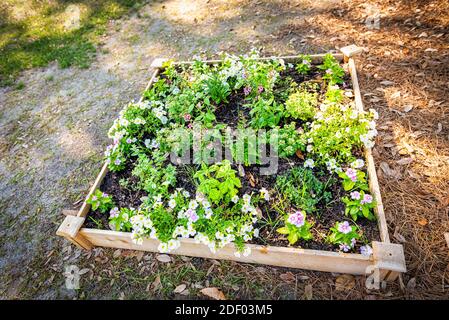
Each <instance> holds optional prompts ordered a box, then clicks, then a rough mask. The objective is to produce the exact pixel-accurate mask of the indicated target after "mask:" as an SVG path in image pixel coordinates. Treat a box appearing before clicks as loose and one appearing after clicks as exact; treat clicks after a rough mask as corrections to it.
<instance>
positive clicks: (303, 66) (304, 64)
mask: <svg viewBox="0 0 449 320" xmlns="http://www.w3.org/2000/svg"><path fill="white" fill-rule="evenodd" d="M298 59H299V60H300V62H299V63H297V64H296V67H295V69H296V71H298V73H300V74H308V73H309V72H310V69H311V63H312V58H311V57H310V56H309V55H299V56H298Z"/></svg>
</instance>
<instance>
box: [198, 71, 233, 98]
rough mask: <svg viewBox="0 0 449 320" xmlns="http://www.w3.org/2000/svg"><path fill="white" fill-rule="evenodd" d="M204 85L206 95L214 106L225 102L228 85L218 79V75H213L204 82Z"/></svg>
mask: <svg viewBox="0 0 449 320" xmlns="http://www.w3.org/2000/svg"><path fill="white" fill-rule="evenodd" d="M204 83H205V85H206V87H207V93H208V94H209V95H210V97H211V99H212V100H213V101H214V102H215V103H216V104H220V103H221V102H226V100H227V97H228V96H229V94H230V92H231V90H230V87H229V84H228V83H227V82H226V81H223V80H222V79H220V76H219V75H218V74H216V73H213V74H212V75H210V76H209V77H208V78H207V79H206V80H204Z"/></svg>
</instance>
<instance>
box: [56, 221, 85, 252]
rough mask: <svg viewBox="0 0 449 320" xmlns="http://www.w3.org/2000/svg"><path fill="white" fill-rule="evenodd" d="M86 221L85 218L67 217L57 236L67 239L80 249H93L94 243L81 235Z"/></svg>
mask: <svg viewBox="0 0 449 320" xmlns="http://www.w3.org/2000/svg"><path fill="white" fill-rule="evenodd" d="M85 219H86V218H85V217H77V216H73V215H67V216H66V217H65V219H64V221H63V222H62V224H61V225H60V226H59V228H58V231H56V234H57V235H58V236H61V237H64V238H66V239H67V240H69V241H70V242H72V243H73V244H75V245H76V246H77V247H79V248H82V249H87V250H90V249H92V247H93V245H92V243H91V242H90V241H89V240H87V239H86V238H85V237H84V236H82V235H81V234H80V233H79V230H80V229H81V226H82V225H83V224H84V220H85Z"/></svg>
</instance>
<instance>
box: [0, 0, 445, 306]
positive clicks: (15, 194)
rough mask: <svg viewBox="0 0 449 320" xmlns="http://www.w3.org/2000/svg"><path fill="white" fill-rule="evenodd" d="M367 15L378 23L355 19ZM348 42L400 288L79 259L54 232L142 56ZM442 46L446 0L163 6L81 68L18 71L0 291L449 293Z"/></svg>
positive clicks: (319, 295) (92, 164) (2, 137)
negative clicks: (374, 118) (367, 116)
mask: <svg viewBox="0 0 449 320" xmlns="http://www.w3.org/2000/svg"><path fill="white" fill-rule="evenodd" d="M367 3H369V5H370V6H367V5H366V4H367ZM373 10H374V11H373ZM373 12H374V13H376V12H379V13H380V20H379V22H380V24H379V28H378V29H377V28H369V27H368V26H367V25H366V23H365V22H366V18H367V15H371V14H372V13H373ZM352 43H355V44H357V45H359V46H362V47H364V48H365V52H364V53H363V54H362V56H361V57H360V58H359V59H358V61H357V66H358V70H359V77H360V83H361V88H362V93H363V94H364V102H365V107H366V108H375V109H377V110H378V111H379V113H380V120H379V127H380V135H379V139H378V143H377V146H376V147H375V148H374V156H375V160H376V162H377V167H378V173H379V179H380V184H381V191H382V196H383V199H384V206H385V208H386V213H387V218H388V223H389V227H390V234H391V236H392V239H393V241H395V242H400V243H403V244H404V247H405V252H406V260H407V267H408V272H407V273H406V274H404V275H403V276H402V278H401V281H398V282H395V283H392V284H388V285H387V287H386V288H385V289H381V290H371V291H370V290H367V289H366V288H365V286H364V281H365V279H364V278H363V277H356V278H354V279H352V278H350V279H349V281H347V285H346V286H344V287H343V288H341V287H336V284H335V281H336V278H337V275H334V274H326V273H320V272H308V271H303V270H287V269H282V268H272V267H267V266H255V265H248V264H238V263H233V262H223V261H214V260H204V259H198V258H194V259H193V258H186V257H172V258H171V262H160V261H158V260H157V259H156V255H153V254H148V253H145V254H143V253H138V252H131V251H120V250H108V249H99V248H98V249H95V250H94V251H92V252H81V251H80V250H78V249H76V248H75V247H72V246H71V245H70V244H69V243H68V242H66V241H65V240H63V239H60V238H58V237H56V236H55V231H56V229H57V227H58V224H59V223H60V222H61V221H62V220H63V216H62V214H61V211H62V209H63V208H77V207H79V206H80V203H81V201H82V199H83V198H84V197H85V195H86V192H87V190H88V188H89V186H90V184H92V182H93V180H94V179H95V176H96V174H97V173H98V171H99V170H100V167H101V165H102V161H101V158H102V152H103V149H104V147H105V146H106V144H107V143H108V141H107V137H106V133H107V130H108V128H109V126H110V125H111V123H112V121H113V119H114V118H115V117H116V115H117V113H118V111H119V110H120V109H121V108H122V107H123V105H124V104H125V103H127V102H128V101H129V100H131V99H137V98H138V97H139V93H140V92H141V91H142V90H143V88H144V87H145V85H146V82H147V81H148V78H149V75H150V72H149V71H150V70H149V69H148V67H149V65H150V63H151V61H152V59H153V58H155V57H172V58H174V59H181V58H183V59H188V58H190V57H191V56H192V55H194V54H207V55H208V56H210V57H213V56H214V55H216V54H217V53H218V52H219V51H228V52H233V53H244V52H245V51H247V50H248V49H250V48H251V47H258V48H260V49H262V52H263V54H264V55H272V54H279V55H280V54H293V53H298V52H306V53H317V52H324V51H327V50H330V49H335V48H336V47H342V46H344V45H347V44H352ZM448 43H449V4H448V2H447V1H369V2H368V1H366V2H365V1H338V0H334V1H333V0H328V1H281V0H278V1H244V0H239V1H237V0H233V1H224V0H223V1H218V0H207V1H206V0H200V1H193V0H184V1H182V0H172V1H164V2H150V3H149V4H148V5H146V6H144V7H143V8H142V9H140V11H139V12H138V13H137V14H134V15H133V16H131V17H127V18H124V19H121V20H118V21H114V22H111V23H110V25H109V26H108V33H107V35H106V36H104V38H103V39H102V44H101V46H100V48H99V52H100V54H99V55H98V58H97V60H96V62H95V63H94V64H93V65H92V66H91V67H90V68H89V69H85V70H81V69H77V68H69V69H59V68H58V67H57V66H55V65H50V66H49V67H46V68H41V69H32V70H29V71H26V72H24V73H23V74H22V76H21V77H20V80H21V81H23V83H24V84H25V88H24V89H22V90H15V89H13V88H1V89H0V127H1V131H0V177H1V179H0V225H1V228H0V279H1V280H0V298H2V299H24V298H31V299H52V298H58V299H105V298H112V299H133V298H134V299H135V298H143V299H154V298H172V299H173V298H174V299H183V298H202V296H201V294H200V293H199V290H200V289H201V288H203V287H210V286H215V287H218V288H220V290H222V291H223V292H224V294H225V295H226V296H227V297H228V298H250V299H251V298H266V299H301V298H310V297H313V298H316V299H395V298H418V299H429V298H435V299H439V298H442V299H447V298H449V281H448V278H449V266H448V265H449V258H448V247H447V244H446V242H445V240H444V236H443V234H444V232H449V117H448V108H449V99H448V98H449V97H448V89H447V88H448V85H449V69H448V65H449V45H448ZM69 265H76V266H78V267H79V268H80V269H81V274H82V275H81V279H80V289H79V290H76V291H75V290H68V289H66V287H65V278H64V275H63V272H64V268H65V267H66V266H69ZM181 284H185V285H186V289H185V290H183V291H182V294H177V293H173V290H174V288H175V287H177V286H179V285H181Z"/></svg>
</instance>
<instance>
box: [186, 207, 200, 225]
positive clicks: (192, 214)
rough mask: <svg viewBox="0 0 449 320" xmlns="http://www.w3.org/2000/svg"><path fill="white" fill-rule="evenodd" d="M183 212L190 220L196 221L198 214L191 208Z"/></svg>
mask: <svg viewBox="0 0 449 320" xmlns="http://www.w3.org/2000/svg"><path fill="white" fill-rule="evenodd" d="M185 214H186V216H187V217H188V218H189V219H190V220H191V221H192V222H196V221H197V220H198V214H197V213H196V211H195V210H193V209H187V211H186V212H185Z"/></svg>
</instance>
